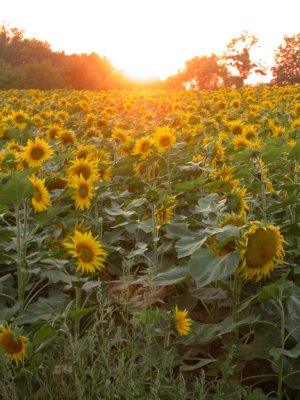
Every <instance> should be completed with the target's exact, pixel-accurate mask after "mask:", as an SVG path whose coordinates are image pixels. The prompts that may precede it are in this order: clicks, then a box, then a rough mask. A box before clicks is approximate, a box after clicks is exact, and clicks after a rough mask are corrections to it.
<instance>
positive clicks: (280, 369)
mask: <svg viewBox="0 0 300 400" xmlns="http://www.w3.org/2000/svg"><path fill="white" fill-rule="evenodd" d="M281 299H282V297H281V296H280V298H279V299H278V305H279V310H280V345H281V349H284V344H285V315H284V309H283V306H282V302H281ZM283 361H284V358H283V356H282V355H280V358H279V362H278V383H277V400H281V399H282V383H283Z"/></svg>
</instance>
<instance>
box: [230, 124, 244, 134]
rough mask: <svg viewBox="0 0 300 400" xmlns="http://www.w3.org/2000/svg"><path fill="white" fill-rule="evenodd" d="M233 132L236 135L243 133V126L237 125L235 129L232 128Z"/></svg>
mask: <svg viewBox="0 0 300 400" xmlns="http://www.w3.org/2000/svg"><path fill="white" fill-rule="evenodd" d="M232 133H233V134H234V135H241V134H242V133H243V129H242V127H241V126H239V125H238V126H235V127H234V128H233V129H232Z"/></svg>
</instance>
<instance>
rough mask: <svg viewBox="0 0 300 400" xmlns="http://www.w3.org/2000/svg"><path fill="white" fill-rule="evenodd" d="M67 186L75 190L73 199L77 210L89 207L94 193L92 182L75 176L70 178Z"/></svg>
mask: <svg viewBox="0 0 300 400" xmlns="http://www.w3.org/2000/svg"><path fill="white" fill-rule="evenodd" d="M68 186H70V187H71V188H73V189H75V192H74V194H73V199H74V200H75V206H76V208H77V209H79V210H85V209H88V208H90V207H91V199H92V197H93V191H94V188H93V185H92V182H90V181H88V180H85V179H84V177H83V176H82V175H80V176H77V175H75V176H73V177H72V178H71V180H70V183H69V185H68Z"/></svg>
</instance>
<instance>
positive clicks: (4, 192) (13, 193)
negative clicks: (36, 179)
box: [0, 170, 33, 206]
mask: <svg viewBox="0 0 300 400" xmlns="http://www.w3.org/2000/svg"><path fill="white" fill-rule="evenodd" d="M30 173H32V171H31V170H26V171H21V172H15V173H14V174H13V175H11V177H10V178H8V180H7V181H6V182H5V183H1V185H0V203H2V204H14V205H16V206H18V205H19V204H20V203H21V201H22V200H23V199H24V198H26V197H29V196H31V195H32V193H33V186H32V184H31V183H30V182H29V180H28V179H27V176H28V175H29V174H30Z"/></svg>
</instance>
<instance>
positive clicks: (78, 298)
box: [75, 272, 81, 343]
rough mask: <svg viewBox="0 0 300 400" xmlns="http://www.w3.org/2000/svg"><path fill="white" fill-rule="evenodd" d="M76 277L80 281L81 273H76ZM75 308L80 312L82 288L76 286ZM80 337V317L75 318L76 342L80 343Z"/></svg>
mask: <svg viewBox="0 0 300 400" xmlns="http://www.w3.org/2000/svg"><path fill="white" fill-rule="evenodd" d="M76 276H77V278H78V279H80V274H79V272H76ZM75 308H76V310H80V308H81V288H80V287H78V286H76V287H75ZM79 335H80V316H78V317H76V318H75V342H76V343H77V342H78V339H79Z"/></svg>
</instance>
